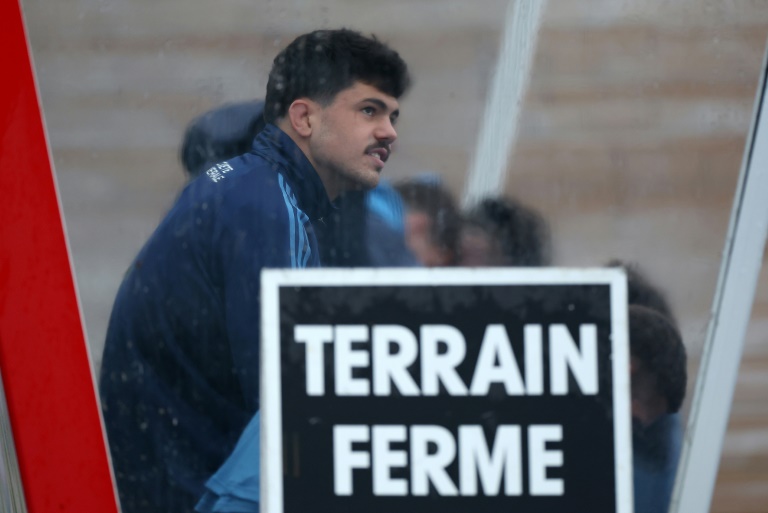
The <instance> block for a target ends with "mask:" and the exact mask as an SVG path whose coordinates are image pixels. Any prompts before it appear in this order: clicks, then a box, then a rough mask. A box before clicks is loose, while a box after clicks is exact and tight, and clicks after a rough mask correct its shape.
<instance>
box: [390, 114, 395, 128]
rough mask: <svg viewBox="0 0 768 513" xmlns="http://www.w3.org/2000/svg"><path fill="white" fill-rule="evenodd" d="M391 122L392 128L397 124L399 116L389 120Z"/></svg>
mask: <svg viewBox="0 0 768 513" xmlns="http://www.w3.org/2000/svg"><path fill="white" fill-rule="evenodd" d="M389 122H390V123H392V126H395V125H396V124H397V116H392V117H391V118H389Z"/></svg>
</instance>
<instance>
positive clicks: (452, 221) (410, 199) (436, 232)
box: [393, 179, 462, 258]
mask: <svg viewBox="0 0 768 513" xmlns="http://www.w3.org/2000/svg"><path fill="white" fill-rule="evenodd" d="M393 187H394V189H395V191H397V192H398V193H399V194H400V196H401V197H402V199H403V204H404V205H405V207H406V210H411V211H415V212H423V213H424V214H426V215H427V217H428V218H429V219H430V220H431V221H432V225H431V230H430V237H431V239H432V242H433V243H434V244H435V245H437V246H439V247H440V248H442V249H444V250H447V251H448V252H450V254H451V255H453V257H454V258H455V256H456V255H457V254H458V250H459V234H460V231H461V223H462V218H461V212H460V211H459V208H458V206H457V205H456V200H455V199H454V197H453V194H451V192H450V191H449V190H448V189H447V188H446V187H445V186H444V185H443V184H442V183H441V182H437V181H432V180H429V181H425V180H420V179H406V180H401V181H399V182H395V183H394V184H393Z"/></svg>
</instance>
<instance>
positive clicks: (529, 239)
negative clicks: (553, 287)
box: [459, 196, 552, 267]
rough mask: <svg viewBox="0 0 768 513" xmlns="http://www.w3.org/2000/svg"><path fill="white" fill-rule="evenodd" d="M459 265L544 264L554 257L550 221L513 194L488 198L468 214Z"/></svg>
mask: <svg viewBox="0 0 768 513" xmlns="http://www.w3.org/2000/svg"><path fill="white" fill-rule="evenodd" d="M459 239H460V243H459V246H460V251H459V265H461V266H466V267H495V266H514V267H543V266H547V265H550V263H551V261H552V257H551V254H552V250H551V247H552V243H551V235H550V230H549V224H548V223H547V221H546V219H545V218H544V217H543V216H542V215H541V214H540V213H539V212H538V211H536V210H534V209H533V208H531V207H529V206H527V205H524V204H523V203H521V202H520V201H518V200H517V199H515V198H512V197H504V196H496V197H490V198H485V199H484V200H483V201H481V202H480V203H479V204H478V205H476V206H475V207H473V208H472V209H470V210H469V212H468V213H467V214H466V216H465V220H464V226H463V227H462V230H461V236H460V238H459Z"/></svg>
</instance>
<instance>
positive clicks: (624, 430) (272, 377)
mask: <svg viewBox="0 0 768 513" xmlns="http://www.w3.org/2000/svg"><path fill="white" fill-rule="evenodd" d="M550 284H551V285H557V284H559V285H578V284H584V285H587V284H595V285H609V286H610V291H611V292H610V294H611V328H612V330H613V332H612V334H611V341H612V345H613V347H612V351H611V352H612V355H613V365H612V372H613V379H612V382H613V411H614V455H615V458H614V462H615V470H614V472H615V480H616V513H632V512H633V509H634V499H633V489H632V488H633V487H632V424H631V409H630V399H629V398H630V380H629V340H628V332H629V325H628V316H627V282H626V274H625V272H624V270H623V269H621V268H554V267H549V268H506V267H505V268H501V267H497V268H433V269H413V268H411V269H402V268H379V269H367V268H365V269H364V268H357V269H285V270H277V269H265V270H263V271H262V273H261V364H260V365H261V387H260V389H261V391H260V395H261V411H262V415H261V440H260V443H261V447H262V450H261V462H260V465H261V467H260V470H261V476H260V479H261V500H260V509H261V512H262V513H283V461H282V460H283V453H282V447H283V440H282V427H281V419H282V391H281V387H280V386H274V384H275V383H278V384H279V383H281V378H282V376H281V364H280V312H279V299H280V287H291V286H293V287H300V286H334V285H336V286H398V285H440V286H451V285H550Z"/></svg>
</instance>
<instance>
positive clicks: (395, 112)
mask: <svg viewBox="0 0 768 513" xmlns="http://www.w3.org/2000/svg"><path fill="white" fill-rule="evenodd" d="M365 102H369V103H372V104H374V105H376V106H377V107H379V108H380V109H382V110H389V105H387V104H386V103H384V101H382V100H380V99H378V98H365V99H364V100H361V101H360V103H365ZM391 115H393V116H395V117H398V116H399V115H400V109H395V110H393V111H392V114H391Z"/></svg>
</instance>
